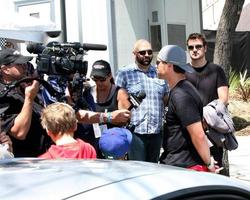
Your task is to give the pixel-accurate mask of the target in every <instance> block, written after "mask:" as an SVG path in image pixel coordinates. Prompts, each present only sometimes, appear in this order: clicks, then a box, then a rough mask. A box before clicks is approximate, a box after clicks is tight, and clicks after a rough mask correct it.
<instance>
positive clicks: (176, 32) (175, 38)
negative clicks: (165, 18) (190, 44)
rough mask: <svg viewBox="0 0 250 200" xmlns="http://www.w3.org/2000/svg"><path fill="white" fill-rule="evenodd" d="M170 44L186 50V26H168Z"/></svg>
mask: <svg viewBox="0 0 250 200" xmlns="http://www.w3.org/2000/svg"><path fill="white" fill-rule="evenodd" d="M167 28H168V44H174V45H179V46H180V47H182V48H183V49H186V26H185V25H178V24H168V25H167Z"/></svg>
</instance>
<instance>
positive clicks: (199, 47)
mask: <svg viewBox="0 0 250 200" xmlns="http://www.w3.org/2000/svg"><path fill="white" fill-rule="evenodd" d="M202 47H203V45H202V44H197V45H189V46H188V49H189V50H194V48H196V49H197V50H199V49H201V48H202Z"/></svg>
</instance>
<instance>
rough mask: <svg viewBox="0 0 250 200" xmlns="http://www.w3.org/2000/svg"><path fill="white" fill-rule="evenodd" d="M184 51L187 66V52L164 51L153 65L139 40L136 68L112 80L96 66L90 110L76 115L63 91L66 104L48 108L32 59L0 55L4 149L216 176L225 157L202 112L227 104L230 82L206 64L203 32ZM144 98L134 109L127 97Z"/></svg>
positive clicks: (106, 68)
mask: <svg viewBox="0 0 250 200" xmlns="http://www.w3.org/2000/svg"><path fill="white" fill-rule="evenodd" d="M187 49H188V52H189V56H190V63H187V59H186V55H187V54H186V52H185V51H184V49H182V48H181V47H179V46H177V45H166V46H164V47H162V48H161V50H160V51H159V53H158V55H157V58H156V60H157V61H156V65H153V64H152V60H153V50H152V46H151V44H150V42H149V41H147V40H145V39H139V40H138V41H136V42H135V44H134V48H133V50H132V54H133V56H134V63H132V64H129V65H127V66H124V67H121V68H119V70H118V71H117V73H116V76H115V78H114V76H113V75H112V70H111V66H110V64H109V63H108V62H107V61H105V60H97V61H96V62H94V64H93V66H92V69H91V73H90V78H91V79H92V80H93V82H94V83H95V86H94V87H89V88H88V91H89V96H91V98H90V99H88V100H89V101H88V102H90V101H91V103H90V104H91V109H87V108H86V109H84V108H81V107H78V108H77V109H75V107H74V106H72V105H73V104H72V102H74V96H73V94H72V92H71V91H70V88H64V89H65V94H66V95H67V99H66V100H65V102H59V101H57V100H55V101H54V102H46V103H45V101H44V97H43V94H44V88H43V89H42V87H41V86H40V84H39V81H38V80H37V79H33V78H34V77H36V73H35V71H34V70H33V71H34V72H31V71H30V67H29V62H30V61H31V59H32V57H29V56H23V55H21V54H19V53H18V52H17V51H16V50H15V49H11V48H6V49H2V50H1V51H0V67H1V68H0V91H1V96H0V104H1V113H0V114H1V133H0V143H1V145H2V146H3V145H7V148H6V149H7V151H8V152H9V153H10V155H13V156H14V157H40V158H45V159H57V158H76V159H82V158H85V159H95V158H100V159H109V158H111V159H123V160H139V161H146V162H154V163H162V164H167V165H173V166H178V167H183V168H188V169H193V170H197V171H206V172H213V173H221V170H222V169H223V167H224V166H225V163H224V162H223V156H224V154H225V153H226V151H225V149H223V148H222V147H218V146H216V145H215V144H213V143H212V142H211V141H210V140H209V138H208V137H207V135H206V131H207V130H208V127H207V126H205V125H204V124H205V121H204V117H203V107H204V106H206V105H207V104H209V103H210V102H211V101H213V100H215V99H218V100H219V101H221V102H223V103H224V104H225V105H227V104H228V81H227V78H226V76H225V72H224V71H223V69H222V67H220V66H218V65H216V64H213V63H211V62H209V61H207V60H206V58H205V53H206V50H207V43H206V40H205V38H204V36H203V35H202V34H199V33H192V34H190V35H189V37H188V39H187ZM27 78H30V79H27ZM23 79H26V80H27V81H21V80H23ZM208 85H209V88H210V89H209V90H208V89H207V86H208ZM141 92H143V93H144V94H145V97H144V98H143V99H141V102H140V105H139V106H138V107H137V108H134V107H133V102H131V100H130V97H129V96H130V94H134V95H139V94H140V93H141ZM85 125H87V126H85ZM86 127H87V128H86ZM86 135H88V136H87V137H86ZM87 138H91V140H88V139H87ZM161 148H163V152H162V153H161ZM13 156H12V157H13ZM224 174H225V175H229V174H228V173H224Z"/></svg>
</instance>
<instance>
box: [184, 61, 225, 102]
mask: <svg viewBox="0 0 250 200" xmlns="http://www.w3.org/2000/svg"><path fill="white" fill-rule="evenodd" d="M194 70H195V72H194V73H186V77H187V80H189V81H190V82H191V83H192V84H193V85H194V86H195V87H196V89H197V90H198V91H199V94H200V96H201V100H202V103H203V106H205V105H207V104H208V103H210V102H211V101H213V100H214V99H218V93H217V88H219V87H221V86H228V81H227V78H226V75H225V72H224V70H223V69H222V68H221V67H220V66H218V65H216V64H214V63H211V62H207V63H206V65H205V66H203V67H201V68H195V67H194Z"/></svg>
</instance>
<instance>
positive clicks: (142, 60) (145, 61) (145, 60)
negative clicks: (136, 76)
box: [136, 56, 153, 66]
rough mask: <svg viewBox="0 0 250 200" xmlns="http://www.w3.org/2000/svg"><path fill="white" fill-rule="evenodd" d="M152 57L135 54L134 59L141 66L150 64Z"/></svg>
mask: <svg viewBox="0 0 250 200" xmlns="http://www.w3.org/2000/svg"><path fill="white" fill-rule="evenodd" d="M152 59H153V58H152V57H151V58H150V57H144V58H140V57H139V56H136V61H137V62H138V63H139V64H140V65H142V66H148V65H150V63H151V61H152Z"/></svg>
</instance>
